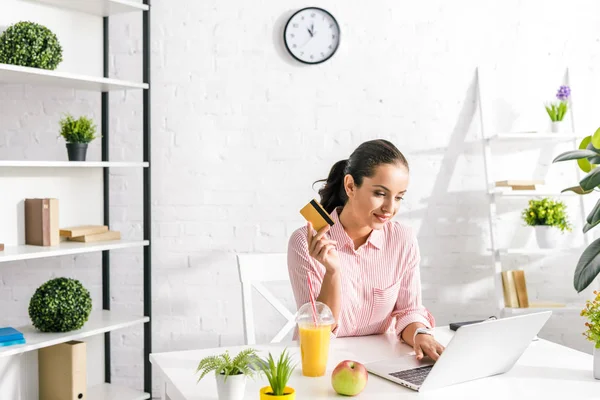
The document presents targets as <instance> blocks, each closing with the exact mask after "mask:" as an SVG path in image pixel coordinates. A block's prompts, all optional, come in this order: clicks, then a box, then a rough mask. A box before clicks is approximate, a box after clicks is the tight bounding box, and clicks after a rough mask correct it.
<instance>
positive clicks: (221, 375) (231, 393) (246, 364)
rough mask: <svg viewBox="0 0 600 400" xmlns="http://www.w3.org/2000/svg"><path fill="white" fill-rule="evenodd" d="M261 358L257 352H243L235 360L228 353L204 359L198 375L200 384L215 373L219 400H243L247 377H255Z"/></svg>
mask: <svg viewBox="0 0 600 400" xmlns="http://www.w3.org/2000/svg"><path fill="white" fill-rule="evenodd" d="M258 365H259V358H258V356H257V355H256V350H254V349H246V350H242V351H241V352H240V353H238V355H236V356H235V357H234V358H231V356H230V355H229V352H228V351H225V353H223V354H220V355H218V356H208V357H205V358H203V359H202V360H201V361H200V363H199V364H198V368H197V369H196V373H198V372H200V377H199V378H198V382H199V381H200V380H201V379H202V378H204V377H205V376H206V374H208V373H209V372H211V371H214V372H215V376H216V379H217V391H218V393H219V400H242V399H243V398H244V392H245V388H246V377H247V376H250V377H252V376H254V374H255V372H256V370H257V369H258Z"/></svg>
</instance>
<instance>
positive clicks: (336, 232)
mask: <svg viewBox="0 0 600 400" xmlns="http://www.w3.org/2000/svg"><path fill="white" fill-rule="evenodd" d="M338 210H340V211H341V208H336V209H335V210H333V211H332V212H331V219H332V220H333V222H334V224H333V226H332V227H331V229H330V230H329V232H330V234H331V237H332V239H333V240H335V241H337V242H338V243H339V244H341V245H342V246H346V245H349V246H351V247H352V249H354V242H353V241H352V239H351V238H350V236H348V234H347V233H346V230H345V229H344V226H343V225H342V223H341V222H340V217H339V215H338ZM367 243H370V244H371V245H373V246H374V247H376V248H377V249H381V246H382V245H383V232H382V230H381V229H373V230H372V231H371V234H370V235H369V238H368V239H367Z"/></svg>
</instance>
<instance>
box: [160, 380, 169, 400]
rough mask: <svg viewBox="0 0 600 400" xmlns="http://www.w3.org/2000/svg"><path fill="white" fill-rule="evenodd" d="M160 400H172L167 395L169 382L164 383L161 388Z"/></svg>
mask: <svg viewBox="0 0 600 400" xmlns="http://www.w3.org/2000/svg"><path fill="white" fill-rule="evenodd" d="M160 400H171V398H170V397H169V395H168V394H167V382H164V383H163V384H162V385H161V387H160Z"/></svg>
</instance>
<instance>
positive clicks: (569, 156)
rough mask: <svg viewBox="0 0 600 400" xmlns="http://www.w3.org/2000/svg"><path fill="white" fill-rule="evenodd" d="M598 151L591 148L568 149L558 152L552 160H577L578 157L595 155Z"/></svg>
mask: <svg viewBox="0 0 600 400" xmlns="http://www.w3.org/2000/svg"><path fill="white" fill-rule="evenodd" d="M597 155H598V153H597V152H595V151H593V150H587V149H586V150H569V151H566V152H564V153H562V154H559V155H558V156H557V157H556V158H555V159H554V160H553V161H552V162H553V163H555V162H559V161H568V160H578V159H580V158H587V157H595V156H597Z"/></svg>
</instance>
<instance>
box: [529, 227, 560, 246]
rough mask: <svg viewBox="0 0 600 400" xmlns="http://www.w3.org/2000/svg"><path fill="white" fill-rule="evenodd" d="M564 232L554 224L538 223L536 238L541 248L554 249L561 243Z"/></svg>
mask: <svg viewBox="0 0 600 400" xmlns="http://www.w3.org/2000/svg"><path fill="white" fill-rule="evenodd" d="M561 236H562V232H561V231H560V229H558V228H556V227H553V226H546V225H536V226H535V239H536V241H537V244H538V246H539V248H540V249H554V248H557V247H558V245H559V243H560V238H561Z"/></svg>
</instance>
